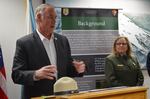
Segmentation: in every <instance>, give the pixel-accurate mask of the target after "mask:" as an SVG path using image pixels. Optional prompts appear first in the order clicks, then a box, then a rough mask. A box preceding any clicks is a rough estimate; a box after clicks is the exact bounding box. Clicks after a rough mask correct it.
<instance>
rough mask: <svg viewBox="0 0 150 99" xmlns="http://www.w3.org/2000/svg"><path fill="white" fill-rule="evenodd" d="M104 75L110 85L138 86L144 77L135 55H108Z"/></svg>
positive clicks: (141, 83)
mask: <svg viewBox="0 0 150 99" xmlns="http://www.w3.org/2000/svg"><path fill="white" fill-rule="evenodd" d="M105 75H106V79H107V80H108V82H109V84H110V86H111V87H114V86H140V85H143V81H144V77H143V74H142V72H141V69H140V66H139V63H138V61H137V59H136V58H135V57H132V58H131V57H128V56H115V55H109V56H107V57H106V61H105Z"/></svg>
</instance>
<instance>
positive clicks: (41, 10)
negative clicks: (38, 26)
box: [35, 4, 54, 16]
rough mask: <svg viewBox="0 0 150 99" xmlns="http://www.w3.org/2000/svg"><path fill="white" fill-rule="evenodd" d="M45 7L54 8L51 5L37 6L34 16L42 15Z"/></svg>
mask: <svg viewBox="0 0 150 99" xmlns="http://www.w3.org/2000/svg"><path fill="white" fill-rule="evenodd" d="M47 7H52V8H53V7H54V6H53V5H51V4H41V5H39V6H38V7H37V8H36V9H35V16H36V15H37V14H38V13H39V12H40V13H41V14H42V13H43V11H44V10H45V8H47Z"/></svg>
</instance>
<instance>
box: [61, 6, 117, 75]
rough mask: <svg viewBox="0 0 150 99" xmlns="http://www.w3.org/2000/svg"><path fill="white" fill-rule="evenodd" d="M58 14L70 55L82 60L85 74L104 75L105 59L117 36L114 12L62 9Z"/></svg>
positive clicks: (111, 10)
mask: <svg viewBox="0 0 150 99" xmlns="http://www.w3.org/2000/svg"><path fill="white" fill-rule="evenodd" d="M61 14H62V15H61V22H62V35H65V36H66V37H67V38H68V39H69V43H70V46H71V52H72V56H73V57H74V58H75V59H77V60H84V61H85V63H86V65H87V71H86V75H99V74H104V64H105V57H106V56H107V55H108V54H109V53H111V49H112V44H113V41H114V39H115V38H116V37H117V36H118V10H116V9H87V8H86V9H85V8H62V10H61Z"/></svg>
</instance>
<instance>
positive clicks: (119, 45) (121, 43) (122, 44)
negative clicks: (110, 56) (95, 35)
mask: <svg viewBox="0 0 150 99" xmlns="http://www.w3.org/2000/svg"><path fill="white" fill-rule="evenodd" d="M115 48H116V52H117V53H118V54H126V52H127V50H128V45H127V41H126V39H125V38H120V39H118V40H117V42H116V44H115Z"/></svg>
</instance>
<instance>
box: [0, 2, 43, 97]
mask: <svg viewBox="0 0 150 99" xmlns="http://www.w3.org/2000/svg"><path fill="white" fill-rule="evenodd" d="M41 1H42V0H38V1H37V0H36V2H35V0H34V2H35V3H34V6H36V5H38V4H39V3H41ZM0 12H1V13H0V44H1V48H2V51H3V59H4V64H5V69H6V75H7V89H8V90H7V91H8V96H9V99H20V94H21V93H20V92H21V88H20V85H16V84H14V83H13V82H12V79H11V68H12V61H13V56H14V51H15V43H16V40H17V39H18V38H20V37H22V36H23V35H26V31H27V30H26V0H0ZM0 99H1V98H0Z"/></svg>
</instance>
